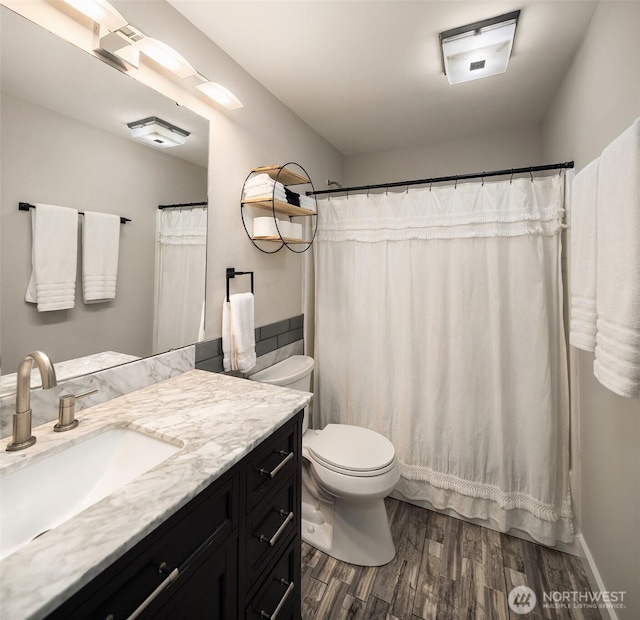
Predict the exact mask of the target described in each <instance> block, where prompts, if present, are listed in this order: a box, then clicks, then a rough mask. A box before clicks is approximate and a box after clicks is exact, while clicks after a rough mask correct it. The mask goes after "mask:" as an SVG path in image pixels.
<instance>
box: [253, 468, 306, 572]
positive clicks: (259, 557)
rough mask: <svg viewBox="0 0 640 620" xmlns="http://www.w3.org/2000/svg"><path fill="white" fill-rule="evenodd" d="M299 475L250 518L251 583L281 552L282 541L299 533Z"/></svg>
mask: <svg viewBox="0 0 640 620" xmlns="http://www.w3.org/2000/svg"><path fill="white" fill-rule="evenodd" d="M297 480H298V479H297V476H293V477H292V478H290V479H289V481H288V482H287V483H286V484H285V485H284V486H283V487H282V488H281V489H280V490H279V491H276V492H275V493H274V494H272V495H270V496H269V497H267V498H265V499H264V500H263V503H262V505H261V506H260V507H259V508H256V510H255V511H254V512H253V513H252V514H251V515H250V516H249V519H248V523H247V525H248V528H247V529H248V531H249V532H250V536H249V537H248V540H247V548H246V553H247V556H246V557H247V566H248V569H249V571H248V572H249V583H250V584H251V583H253V581H254V579H255V577H256V576H257V575H258V573H259V571H260V570H261V568H263V566H264V564H265V563H267V562H269V560H270V558H272V557H273V556H274V553H278V552H279V548H280V547H281V546H282V543H283V541H285V540H287V539H289V538H290V536H291V534H292V533H294V532H295V531H297V528H298V522H299V517H300V515H299V514H298V513H299V506H298V502H297V501H296V500H297V497H298V493H297Z"/></svg>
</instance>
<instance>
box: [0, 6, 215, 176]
mask: <svg viewBox="0 0 640 620" xmlns="http://www.w3.org/2000/svg"><path fill="white" fill-rule="evenodd" d="M0 15H1V19H0V42H1V54H0V58H1V72H0V75H1V77H2V81H1V86H2V92H3V93H7V94H10V95H12V96H14V97H17V98H19V99H22V100H24V101H29V102H31V103H34V104H36V105H39V106H41V107H44V108H47V109H49V110H53V111H54V112H58V113H60V114H64V115H65V116H68V117H70V118H74V119H76V120H79V121H80V122H82V123H85V124H88V125H91V126H93V127H97V128H99V129H102V130H103V131H107V132H109V133H112V134H115V135H117V136H120V137H122V138H125V139H127V140H130V139H132V138H131V133H130V131H129V128H128V127H127V123H130V122H132V121H137V120H140V119H142V118H146V117H148V116H158V117H160V118H162V119H163V120H166V121H168V122H170V123H173V124H174V125H177V126H178V127H182V128H183V129H186V130H187V131H189V132H191V135H190V136H189V139H188V140H187V142H186V144H184V145H183V146H178V147H175V148H171V149H163V150H161V151H160V152H161V153H163V154H165V155H170V156H172V157H177V158H178V159H183V160H185V161H189V162H191V163H194V164H197V165H199V166H203V167H206V166H207V163H208V155H209V123H208V121H207V120H206V119H204V118H202V117H200V116H198V115H197V114H195V113H194V112H192V111H191V110H188V109H187V108H184V107H178V106H177V105H176V104H175V102H173V101H171V100H170V99H168V98H166V97H165V96H163V95H161V94H160V93H158V92H156V91H155V90H152V89H151V88H148V87H147V86H145V85H144V84H142V83H141V82H138V81H137V80H134V79H133V78H132V77H130V76H128V75H126V74H124V73H121V72H120V71H118V70H117V69H114V68H113V67H111V66H109V65H107V64H105V63H104V62H102V61H101V60H99V59H98V58H95V57H94V56H92V55H91V54H88V53H86V52H83V51H82V50H80V49H78V48H77V47H74V46H73V45H71V44H70V43H68V42H66V41H64V40H62V39H61V38H59V37H57V36H55V35H54V34H52V33H51V32H48V31H47V30H45V29H44V28H41V27H40V26H37V25H36V24H34V23H32V22H30V21H29V20H27V19H25V18H24V17H22V16H20V15H18V14H16V13H14V12H12V11H10V10H9V9H7V8H5V7H0ZM138 144H140V143H138ZM143 148H153V147H150V146H145V147H143Z"/></svg>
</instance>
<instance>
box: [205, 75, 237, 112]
mask: <svg viewBox="0 0 640 620" xmlns="http://www.w3.org/2000/svg"><path fill="white" fill-rule="evenodd" d="M196 88H197V89H198V90H199V91H202V92H203V93H204V94H205V95H207V97H210V98H211V99H213V100H214V101H215V102H217V103H219V104H220V105H221V106H224V107H225V108H227V110H237V109H238V108H243V107H244V106H243V105H242V103H241V102H240V99H238V98H237V97H236V96H235V95H234V94H233V93H232V92H231V91H230V90H229V89H228V88H225V87H224V86H222V84H217V83H216V82H204V83H203V84H198V85H197V86H196Z"/></svg>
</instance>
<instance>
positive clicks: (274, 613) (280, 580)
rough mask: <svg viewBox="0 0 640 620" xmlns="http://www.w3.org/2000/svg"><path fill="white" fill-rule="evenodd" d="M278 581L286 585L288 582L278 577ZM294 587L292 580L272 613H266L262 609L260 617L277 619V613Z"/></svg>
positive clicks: (270, 619)
mask: <svg viewBox="0 0 640 620" xmlns="http://www.w3.org/2000/svg"><path fill="white" fill-rule="evenodd" d="M278 581H279V582H280V583H281V584H282V585H283V586H286V585H287V583H288V582H287V580H286V579H278ZM294 589H295V585H294V583H293V581H292V582H291V583H289V587H288V588H287V591H286V592H285V593H284V595H283V596H282V598H281V599H280V602H279V603H278V606H277V607H276V608H275V609H274V610H273V613H272V614H268V613H267V612H266V611H265V610H264V609H263V610H261V611H260V617H261V618H268V620H277V618H278V614H279V613H280V611H281V610H282V608H283V607H284V604H285V603H286V602H287V599H288V598H289V597H290V596H291V593H292V592H293V590H294Z"/></svg>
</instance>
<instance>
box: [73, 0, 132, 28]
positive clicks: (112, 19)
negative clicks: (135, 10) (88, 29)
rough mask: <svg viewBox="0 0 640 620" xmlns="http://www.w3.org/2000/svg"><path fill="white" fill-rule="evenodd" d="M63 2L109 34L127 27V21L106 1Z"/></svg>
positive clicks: (76, 0)
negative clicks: (108, 31)
mask: <svg viewBox="0 0 640 620" xmlns="http://www.w3.org/2000/svg"><path fill="white" fill-rule="evenodd" d="M65 2H66V3H67V4H69V5H70V6H72V7H73V8H74V9H76V11H80V13H82V14H83V15H86V16H87V17H89V18H91V19H92V20H93V21H94V22H96V23H98V24H100V26H102V27H103V28H106V29H107V30H110V31H111V32H113V31H114V30H118V29H120V28H123V27H124V26H126V25H127V20H126V19H125V18H124V17H122V15H120V13H118V11H116V10H115V9H114V8H113V7H112V6H111V5H110V4H109V3H108V2H107V1H106V0H65Z"/></svg>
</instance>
